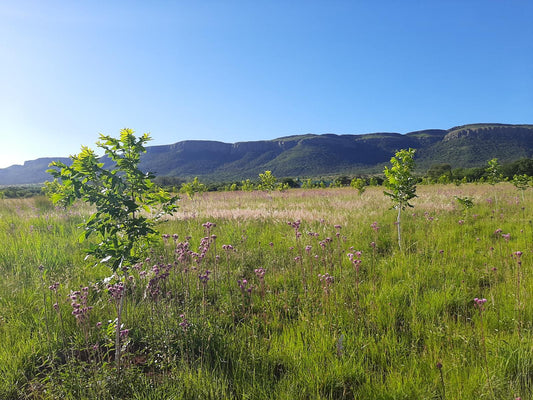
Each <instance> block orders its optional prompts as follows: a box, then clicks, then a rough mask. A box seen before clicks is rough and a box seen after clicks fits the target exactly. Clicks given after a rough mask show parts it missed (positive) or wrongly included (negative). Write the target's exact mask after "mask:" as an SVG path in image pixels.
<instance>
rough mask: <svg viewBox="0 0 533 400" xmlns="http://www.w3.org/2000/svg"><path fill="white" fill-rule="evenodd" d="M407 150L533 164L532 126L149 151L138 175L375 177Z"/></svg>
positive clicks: (38, 167) (428, 159)
mask: <svg viewBox="0 0 533 400" xmlns="http://www.w3.org/2000/svg"><path fill="white" fill-rule="evenodd" d="M408 147H412V148H415V149H417V156H416V161H417V166H418V168H419V169H420V170H425V169H427V168H429V167H430V166H431V165H432V164H439V163H448V164H451V165H452V167H453V168H456V167H473V166H480V165H483V164H485V163H486V162H487V161H488V160H489V159H491V158H494V157H496V158H498V159H499V160H500V161H501V162H510V161H515V160H518V159H520V158H531V157H533V125H506V124H472V125H464V126H459V127H454V128H451V129H448V130H440V129H431V130H423V131H416V132H410V133H407V134H405V135H402V134H399V133H370V134H362V135H334V134H323V135H314V134H307V135H295V136H288V137H281V138H278V139H274V140H266V141H265V140H264V141H251V142H238V143H233V144H231V143H223V142H217V141H204V140H186V141H182V142H178V143H174V144H170V145H163V146H151V147H148V148H147V152H146V154H144V155H143V157H142V159H141V168H142V169H143V170H145V171H152V172H155V173H156V174H157V175H161V176H179V177H183V178H191V177H194V176H198V177H201V178H202V179H205V180H214V181H230V180H240V179H245V178H255V177H257V174H259V173H260V172H263V171H265V170H271V171H272V172H273V173H274V175H276V176H279V177H282V176H292V177H296V176H299V177H304V176H317V175H322V174H355V173H358V172H372V171H374V172H379V171H381V170H382V166H383V164H384V163H387V162H388V161H389V160H390V157H391V156H392V155H394V152H395V151H397V150H399V149H402V148H408ZM53 160H61V161H63V162H65V161H68V158H39V159H37V160H33V161H26V162H25V163H24V165H22V166H21V165H14V166H11V167H8V168H4V169H0V185H15V184H30V183H41V182H44V181H46V180H50V179H51V178H50V176H49V175H48V174H46V172H45V171H46V169H47V168H48V164H49V163H50V162H51V161H53Z"/></svg>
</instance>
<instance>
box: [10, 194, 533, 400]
mask: <svg viewBox="0 0 533 400" xmlns="http://www.w3.org/2000/svg"><path fill="white" fill-rule="evenodd" d="M418 194H419V198H418V199H416V200H415V201H414V204H415V208H414V209H412V212H411V214H409V213H406V214H405V218H404V220H403V222H402V224H403V227H402V230H403V232H404V234H403V235H404V239H405V242H404V249H405V251H404V252H403V253H400V252H399V251H398V250H397V243H396V236H395V235H396V229H395V226H394V220H395V217H396V214H395V212H394V211H391V210H390V209H389V208H390V202H389V201H388V199H386V198H385V197H384V196H383V192H382V190H381V189H380V188H370V189H368V190H367V191H366V192H365V193H364V194H363V195H362V196H359V195H358V194H357V193H356V192H355V191H353V190H350V189H328V190H295V191H289V192H287V193H274V194H271V195H267V194H264V193H258V192H254V193H242V192H226V193H210V194H207V195H205V196H203V197H200V198H195V199H193V200H192V201H191V200H187V199H183V201H182V203H181V204H180V210H179V212H178V213H177V214H176V216H175V217H174V218H172V219H171V220H168V221H166V222H165V223H163V224H162V225H161V226H160V227H159V228H160V231H161V233H162V234H168V235H170V237H168V238H165V239H164V240H163V239H162V240H161V242H160V243H159V244H158V245H156V246H154V248H153V249H152V250H151V254H150V256H149V258H148V259H147V260H143V262H142V263H139V265H137V266H136V268H133V269H132V270H131V271H128V274H129V275H130V276H131V279H130V280H129V283H128V286H127V288H126V293H127V296H126V297H125V298H126V314H125V316H124V320H123V322H124V337H123V339H122V345H123V349H124V360H123V365H122V368H121V370H120V371H119V372H118V371H117V370H116V368H115V366H114V363H113V362H112V355H113V354H114V337H113V326H114V322H113V320H114V318H115V317H116V312H115V302H114V301H113V300H112V298H111V296H110V295H109V293H108V290H107V284H106V283H104V280H105V279H106V278H109V275H110V272H109V269H108V268H107V267H106V266H105V265H102V264H99V265H96V266H94V265H93V264H94V263H93V264H91V263H90V261H84V260H83V251H82V249H83V246H84V245H83V244H79V243H78V241H77V237H78V236H79V229H78V228H77V225H78V224H79V223H80V222H81V221H82V220H83V218H85V217H86V216H87V215H88V214H89V212H90V210H88V209H87V208H85V207H83V206H81V205H80V206H78V208H75V209H74V210H71V211H69V212H65V211H64V210H56V209H54V208H52V207H51V206H50V204H49V203H47V202H46V201H45V200H44V199H34V200H31V199H29V200H23V201H22V200H2V201H1V203H0V216H1V219H0V225H1V229H0V240H1V242H2V243H3V249H2V252H1V253H0V272H1V273H2V277H3V279H2V280H1V281H0V376H1V377H3V379H0V398H2V399H4V398H5V399H25V398H43V399H55V398H73V399H74V398H76V399H80V398H87V399H89V398H99V399H106V398H109V399H111V398H138V399H168V398H175V399H198V398H212V399H220V398H235V399H240V398H248V399H352V398H361V399H367V398H372V399H444V398H447V399H480V398H488V399H514V398H516V397H518V396H521V397H522V398H531V397H532V396H533V394H532V386H531V383H532V382H531V381H532V379H533V354H532V353H533V347H532V345H531V343H532V340H531V339H532V328H533V324H532V321H533V309H531V307H528V304H529V303H530V300H531V299H530V297H531V293H533V291H532V289H533V279H532V278H531V272H532V271H531V269H532V261H531V259H532V254H531V252H532V245H533V230H532V223H531V208H532V203H533V198H532V195H531V192H526V193H525V194H526V196H525V197H524V200H522V198H521V197H520V196H519V195H518V193H517V192H516V190H515V189H514V188H513V187H512V186H510V185H507V184H499V185H496V186H488V185H486V186H484V185H464V186H460V187H455V186H449V185H448V186H429V187H419V191H418ZM454 196H460V197H464V196H469V197H472V198H473V200H474V207H473V208H471V209H469V210H466V211H463V210H462V209H460V207H459V205H458V203H457V201H455V198H454ZM208 221H209V222H211V223H214V224H216V226H213V227H209V226H207V227H206V226H203V225H205V223H206V222H208ZM297 221H299V223H297ZM288 223H291V224H288ZM507 234H509V236H507ZM172 235H177V238H176V239H174V238H173V237H172ZM203 238H207V239H205V240H204V241H203V242H202V239H203ZM518 251H520V252H521V253H522V255H520V256H518V255H517V253H516V252H518ZM358 252H361V253H360V254H359V253H358ZM202 253H203V254H204V255H203V256H201V254H202ZM350 254H351V256H350ZM40 266H41V268H39V267H40ZM261 269H262V270H261ZM207 271H209V272H207ZM199 277H201V279H199ZM106 282H107V281H106ZM55 283H57V284H58V285H57V286H56V285H54V284H55ZM110 283H113V281H112V280H111V281H110ZM51 285H54V286H52V287H51V288H50V286H51ZM83 288H87V289H85V290H84V289H83ZM74 291H80V293H79V294H76V296H77V298H76V301H77V302H78V304H80V303H81V306H82V308H84V307H87V308H86V310H85V311H84V314H83V318H80V319H79V320H76V319H75V318H74V317H73V315H72V310H73V308H72V305H71V303H72V302H73V301H72V300H71V297H67V296H68V295H69V294H72V292H74ZM84 293H86V294H87V295H86V298H85V297H84V296H85V295H84ZM474 298H480V299H482V298H485V299H487V302H486V303H485V304H483V305H482V306H479V307H477V306H476V305H475V304H474V301H473V299H474ZM89 307H92V308H91V309H89Z"/></svg>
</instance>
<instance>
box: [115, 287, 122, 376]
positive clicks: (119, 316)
mask: <svg viewBox="0 0 533 400" xmlns="http://www.w3.org/2000/svg"><path fill="white" fill-rule="evenodd" d="M123 306H124V294H123V295H122V296H120V300H119V303H118V308H117V326H116V329H115V364H116V366H117V372H120V356H121V346H120V326H121V325H122V307H123Z"/></svg>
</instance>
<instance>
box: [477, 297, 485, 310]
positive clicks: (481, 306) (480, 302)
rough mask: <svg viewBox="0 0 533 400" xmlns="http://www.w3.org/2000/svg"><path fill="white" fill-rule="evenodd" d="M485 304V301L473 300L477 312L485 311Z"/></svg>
mask: <svg viewBox="0 0 533 400" xmlns="http://www.w3.org/2000/svg"><path fill="white" fill-rule="evenodd" d="M486 302H487V299H479V298H477V297H476V298H475V299H474V305H475V306H476V307H477V308H479V311H483V310H485V307H484V304H485V303H486Z"/></svg>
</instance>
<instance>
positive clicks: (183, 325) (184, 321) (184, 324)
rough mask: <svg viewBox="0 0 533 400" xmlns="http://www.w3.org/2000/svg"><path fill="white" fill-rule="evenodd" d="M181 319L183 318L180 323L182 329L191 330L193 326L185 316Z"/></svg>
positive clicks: (181, 316)
mask: <svg viewBox="0 0 533 400" xmlns="http://www.w3.org/2000/svg"><path fill="white" fill-rule="evenodd" d="M180 318H181V322H180V323H179V326H181V328H182V329H183V330H184V331H187V329H189V327H190V326H191V324H190V323H189V321H187V318H185V315H184V314H181V315H180Z"/></svg>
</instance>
